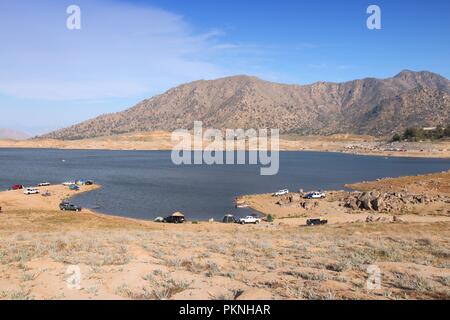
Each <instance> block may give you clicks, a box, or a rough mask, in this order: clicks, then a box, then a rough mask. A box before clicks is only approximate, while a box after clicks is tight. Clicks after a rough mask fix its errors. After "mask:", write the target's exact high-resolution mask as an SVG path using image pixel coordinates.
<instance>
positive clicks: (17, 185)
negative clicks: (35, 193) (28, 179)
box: [11, 184, 24, 190]
mask: <svg viewBox="0 0 450 320" xmlns="http://www.w3.org/2000/svg"><path fill="white" fill-rule="evenodd" d="M23 188H24V186H23V185H21V184H15V185H13V186H12V187H11V190H20V189H23Z"/></svg>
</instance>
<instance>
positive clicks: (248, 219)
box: [239, 216, 261, 224]
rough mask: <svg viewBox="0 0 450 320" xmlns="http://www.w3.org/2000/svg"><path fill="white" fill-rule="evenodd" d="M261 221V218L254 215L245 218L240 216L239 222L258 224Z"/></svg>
mask: <svg viewBox="0 0 450 320" xmlns="http://www.w3.org/2000/svg"><path fill="white" fill-rule="evenodd" d="M260 222H261V219H260V218H257V217H254V216H246V217H245V218H240V219H239V223H240V224H250V223H251V224H258V223H260Z"/></svg>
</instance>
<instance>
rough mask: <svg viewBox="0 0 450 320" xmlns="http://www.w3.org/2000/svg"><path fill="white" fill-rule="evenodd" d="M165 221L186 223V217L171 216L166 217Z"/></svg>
mask: <svg viewBox="0 0 450 320" xmlns="http://www.w3.org/2000/svg"><path fill="white" fill-rule="evenodd" d="M164 222H165V223H184V222H186V219H185V218H184V217H182V216H173V215H172V216H169V217H166V218H164Z"/></svg>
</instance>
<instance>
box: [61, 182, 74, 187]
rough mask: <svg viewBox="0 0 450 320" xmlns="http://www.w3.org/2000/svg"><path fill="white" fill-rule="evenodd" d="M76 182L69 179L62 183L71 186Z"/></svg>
mask: <svg viewBox="0 0 450 320" xmlns="http://www.w3.org/2000/svg"><path fill="white" fill-rule="evenodd" d="M74 184H75V181H67V182H63V183H62V185H63V186H66V187H68V186H71V185H74Z"/></svg>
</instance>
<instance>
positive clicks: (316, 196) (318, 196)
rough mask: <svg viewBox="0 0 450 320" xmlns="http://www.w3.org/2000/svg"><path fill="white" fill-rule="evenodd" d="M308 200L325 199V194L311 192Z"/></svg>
mask: <svg viewBox="0 0 450 320" xmlns="http://www.w3.org/2000/svg"><path fill="white" fill-rule="evenodd" d="M305 198H306V199H324V198H325V193H323V192H311V193H308V194H307V195H306V196H305Z"/></svg>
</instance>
